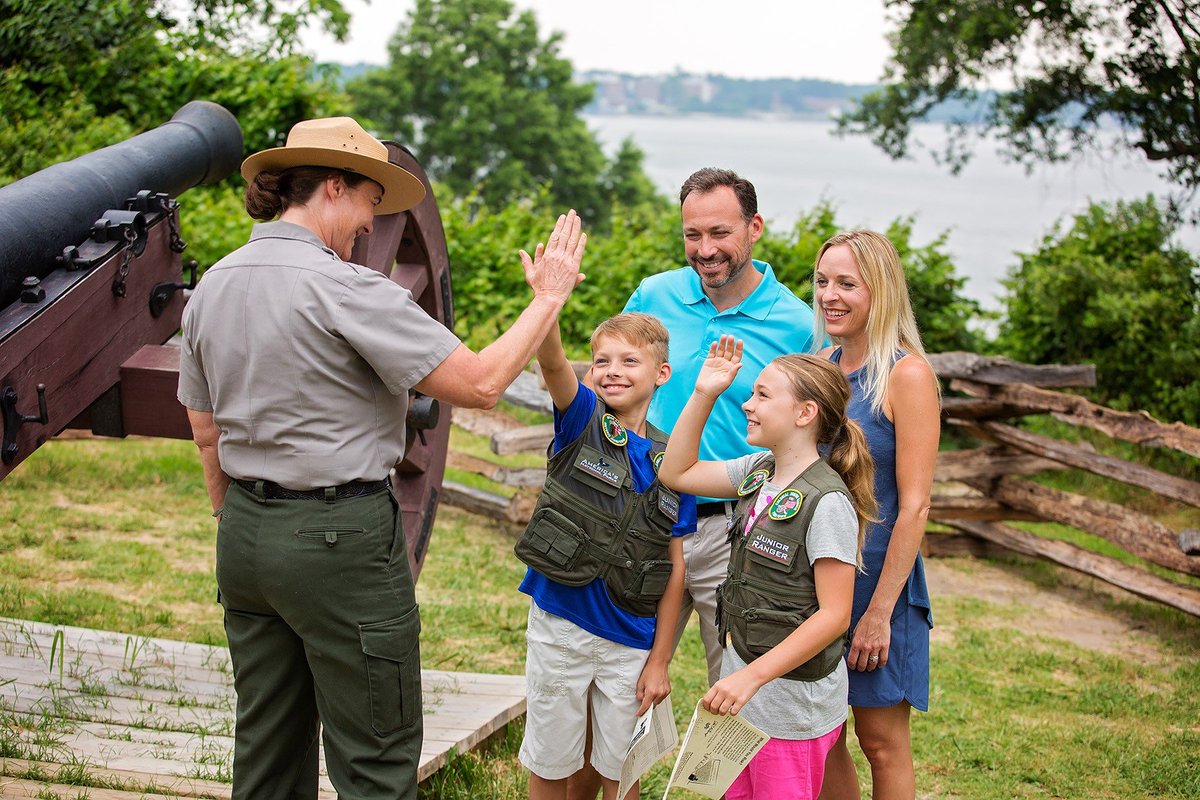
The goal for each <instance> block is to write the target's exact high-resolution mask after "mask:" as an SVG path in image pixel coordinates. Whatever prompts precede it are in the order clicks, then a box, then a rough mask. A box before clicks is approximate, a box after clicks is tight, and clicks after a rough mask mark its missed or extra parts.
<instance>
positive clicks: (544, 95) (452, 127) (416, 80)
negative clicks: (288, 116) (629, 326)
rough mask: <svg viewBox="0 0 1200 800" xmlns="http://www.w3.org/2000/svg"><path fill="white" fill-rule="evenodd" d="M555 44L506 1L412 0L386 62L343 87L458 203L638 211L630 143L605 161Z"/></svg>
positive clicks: (641, 193) (646, 192) (647, 190)
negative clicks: (473, 198) (616, 205)
mask: <svg viewBox="0 0 1200 800" xmlns="http://www.w3.org/2000/svg"><path fill="white" fill-rule="evenodd" d="M560 40H561V35H560V34H557V33H556V34H551V35H550V36H549V37H547V38H545V39H543V38H541V35H540V34H539V32H538V26H537V20H536V18H535V17H534V15H533V13H532V12H530V11H523V12H520V13H517V12H516V11H515V9H514V6H513V4H512V2H510V0H417V2H416V5H415V6H414V8H413V9H412V11H411V12H410V13H409V15H408V17H407V18H406V19H405V21H404V22H403V23H402V24H401V26H400V28H399V30H398V31H397V32H396V35H395V36H394V37H393V39H392V41H391V45H390V58H391V60H390V63H389V64H388V65H387V66H386V67H383V68H381V69H377V70H373V71H371V72H368V73H366V74H364V75H361V76H359V77H357V78H354V79H352V80H350V81H349V82H348V83H347V84H346V91H347V92H348V93H349V95H350V97H351V102H352V106H353V110H354V113H355V114H356V115H358V116H360V117H361V118H363V119H364V120H367V121H369V122H370V127H372V128H373V129H375V130H378V131H380V132H381V133H382V134H383V135H384V136H386V137H390V138H395V139H397V140H399V141H402V142H405V143H406V144H408V145H409V147H410V148H412V150H413V152H414V153H415V154H416V156H417V157H418V159H420V161H421V164H422V166H424V168H425V170H426V172H428V173H429V175H430V177H431V178H433V179H435V180H437V181H440V182H442V183H445V184H446V185H447V186H448V187H449V189H450V191H451V192H452V193H453V194H454V195H455V196H459V197H464V196H467V195H469V194H472V193H475V194H478V196H479V197H480V198H481V199H482V200H483V201H484V202H486V203H487V204H488V205H491V206H493V207H496V206H499V205H501V204H503V203H509V202H515V201H517V200H519V199H521V198H526V197H529V196H530V195H531V193H532V192H533V191H534V190H535V188H536V187H537V186H540V185H545V186H547V187H549V190H548V191H549V195H548V196H549V197H550V199H551V200H552V201H553V205H554V206H556V207H562V208H564V209H565V208H568V207H569V208H574V209H576V210H577V211H579V213H580V214H581V215H582V216H583V218H584V219H585V220H588V221H590V222H591V223H592V224H593V225H596V224H598V223H599V224H601V225H602V224H603V222H606V221H607V219H608V215H609V207H610V205H611V203H612V202H613V201H614V200H615V201H616V202H620V203H625V204H630V203H631V202H632V203H634V204H636V203H638V202H641V201H642V200H644V199H646V198H647V197H649V196H651V195H653V189H652V187H651V186H650V184H649V181H647V180H645V176H644V175H642V174H641V157H640V151H637V150H636V148H633V147H632V146H626V147H623V148H622V151H621V153H619V154H618V157H617V161H616V163H614V164H613V165H612V166H611V167H609V166H608V164H607V161H606V159H605V157H604V153H603V152H602V151H601V149H600V145H599V143H598V142H597V140H596V138H595V136H594V135H593V134H592V133H591V131H589V130H588V128H587V125H586V124H585V123H584V121H583V119H582V118H581V116H580V113H581V111H582V109H583V107H584V106H585V105H587V103H588V101H589V100H591V97H592V87H591V86H588V85H580V84H577V83H574V82H573V81H572V80H571V75H572V67H571V63H570V62H569V61H567V60H566V59H564V58H562V57H560V56H559V53H558V45H559V41H560ZM606 184H607V186H606ZM602 221H603V222H602Z"/></svg>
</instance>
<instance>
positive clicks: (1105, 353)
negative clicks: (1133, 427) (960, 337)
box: [998, 197, 1200, 425]
mask: <svg viewBox="0 0 1200 800" xmlns="http://www.w3.org/2000/svg"><path fill="white" fill-rule="evenodd" d="M1176 226H1177V223H1173V222H1171V221H1170V220H1169V219H1168V218H1167V216H1166V215H1164V214H1163V213H1162V210H1161V209H1159V208H1158V206H1157V205H1156V203H1155V201H1154V199H1153V198H1152V197H1150V198H1146V199H1145V200H1137V201H1134V202H1128V203H1124V202H1118V203H1117V204H1115V205H1112V206H1108V205H1092V206H1091V207H1090V208H1089V209H1088V210H1087V211H1086V212H1084V213H1082V214H1079V215H1078V216H1076V217H1075V219H1074V221H1073V223H1072V225H1071V227H1070V229H1069V230H1066V231H1061V230H1057V229H1056V230H1055V231H1054V232H1053V233H1051V234H1050V235H1048V236H1046V237H1045V239H1044V240H1043V241H1042V245H1041V247H1040V248H1039V249H1038V250H1037V252H1035V253H1030V254H1025V255H1022V256H1021V262H1020V264H1019V265H1018V266H1017V267H1016V268H1015V269H1014V270H1013V271H1012V273H1011V274H1010V275H1009V278H1008V280H1007V281H1005V286H1006V287H1007V294H1006V296H1005V298H1004V302H1005V304H1006V305H1007V310H1008V313H1007V318H1006V319H1005V320H1004V322H1003V324H1002V325H1001V329H1000V338H999V342H998V343H999V345H1000V347H1001V350H1002V351H1003V352H1004V353H1005V354H1007V355H1010V356H1012V357H1013V358H1016V359H1018V360H1021V361H1028V362H1032V363H1035V364H1045V363H1065V364H1081V363H1092V364H1095V365H1096V379H1097V386H1096V396H1097V398H1098V399H1099V400H1101V401H1103V402H1107V403H1110V404H1113V405H1115V406H1117V407H1119V408H1125V409H1130V410H1132V409H1139V408H1141V409H1146V410H1148V411H1150V412H1151V413H1153V414H1156V415H1158V416H1161V417H1164V418H1167V419H1173V420H1182V421H1184V422H1187V423H1189V424H1192V425H1195V424H1197V422H1200V350H1197V347H1196V343H1197V342H1200V262H1197V260H1196V259H1195V257H1193V256H1192V255H1191V254H1189V253H1188V252H1187V251H1185V250H1183V249H1182V248H1180V247H1178V246H1176V245H1173V244H1172V243H1171V237H1172V235H1173V234H1174V232H1175V230H1176Z"/></svg>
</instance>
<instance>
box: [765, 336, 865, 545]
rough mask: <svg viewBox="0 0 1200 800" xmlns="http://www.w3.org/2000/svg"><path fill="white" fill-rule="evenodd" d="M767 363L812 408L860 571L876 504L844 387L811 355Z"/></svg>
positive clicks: (833, 369) (837, 374) (830, 366)
mask: <svg viewBox="0 0 1200 800" xmlns="http://www.w3.org/2000/svg"><path fill="white" fill-rule="evenodd" d="M771 365H772V366H774V367H776V368H777V369H779V371H780V372H782V373H783V374H784V375H785V376H787V379H788V383H789V384H790V385H791V387H792V396H793V397H795V398H796V400H798V401H800V402H802V403H804V402H807V401H809V400H811V401H812V402H814V403H816V404H817V420H816V423H815V424H816V426H817V444H818V446H822V449H823V450H825V461H826V462H828V464H829V466H831V467H833V469H834V471H835V472H836V473H837V474H838V475H841V476H842V481H843V482H845V484H846V488H847V489H849V490H850V502H851V504H852V505H853V506H854V513H855V514H856V515H857V516H858V551H857V553H858V566H859V568H860V569H861V568H862V546H863V538H864V537H865V536H866V533H867V526H868V525H869V524H870V523H872V522H874V521H875V515H876V514H877V513H878V511H879V504H878V503H876V502H875V462H874V461H873V460H872V459H871V451H870V450H869V449H868V448H867V437H866V435H865V434H864V433H863V430H862V428H860V427H859V426H858V423H857V422H855V421H854V420H852V419H850V418H849V417H847V416H846V404H847V403H849V402H850V383H849V381H847V380H846V376H845V375H843V374H842V371H841V370H840V369H838V367H837V365H836V364H834V363H833V362H832V361H827V360H825V359H823V358H820V357H818V356H814V355H808V354H804V353H793V354H791V355H786V356H779V357H778V358H776V359H775V360H774V361H772V362H771ZM826 448H827V449H826Z"/></svg>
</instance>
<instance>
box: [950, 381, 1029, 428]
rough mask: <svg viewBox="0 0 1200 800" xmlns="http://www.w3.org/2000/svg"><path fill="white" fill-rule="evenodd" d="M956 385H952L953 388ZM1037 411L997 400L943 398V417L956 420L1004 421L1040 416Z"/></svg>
mask: <svg viewBox="0 0 1200 800" xmlns="http://www.w3.org/2000/svg"><path fill="white" fill-rule="evenodd" d="M953 386H954V384H953V383H952V384H951V388H953ZM1040 413H1042V412H1041V411H1038V410H1037V409H1032V408H1027V407H1025V406H1014V405H1011V404H1009V403H997V402H996V401H995V400H980V399H977V398H973V397H943V398H942V416H943V417H947V418H951V417H952V418H954V419H1004V418H1006V417H1023V416H1025V415H1027V414H1040Z"/></svg>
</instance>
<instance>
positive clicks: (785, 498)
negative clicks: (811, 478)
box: [767, 489, 804, 521]
mask: <svg viewBox="0 0 1200 800" xmlns="http://www.w3.org/2000/svg"><path fill="white" fill-rule="evenodd" d="M803 502H804V494H803V493H802V492H800V491H799V490H797V489H787V490H785V491H782V492H780V493H779V494H778V495H777V496H776V497H775V500H774V502H772V503H771V507H770V508H768V509H767V516H768V517H770V518H771V519H773V520H776V521H778V520H783V519H791V518H792V517H794V516H796V514H797V513H798V512H799V511H800V504H801V503H803Z"/></svg>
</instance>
